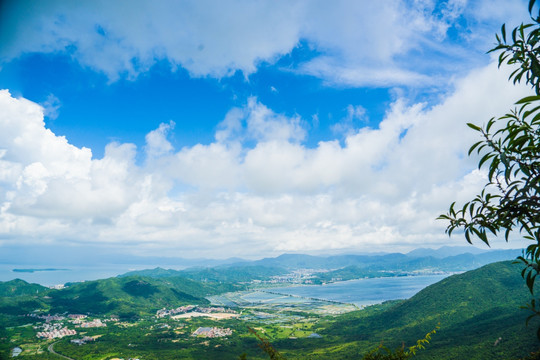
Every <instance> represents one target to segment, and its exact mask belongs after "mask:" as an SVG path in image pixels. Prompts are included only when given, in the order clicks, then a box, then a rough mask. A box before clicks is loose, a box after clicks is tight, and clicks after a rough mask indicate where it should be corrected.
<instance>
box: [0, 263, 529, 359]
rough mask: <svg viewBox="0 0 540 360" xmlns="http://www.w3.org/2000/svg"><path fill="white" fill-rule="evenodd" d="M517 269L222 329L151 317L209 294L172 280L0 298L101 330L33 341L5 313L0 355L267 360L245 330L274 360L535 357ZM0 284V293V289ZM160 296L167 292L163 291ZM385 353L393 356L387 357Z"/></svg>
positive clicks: (252, 315) (32, 326) (246, 312)
mask: <svg viewBox="0 0 540 360" xmlns="http://www.w3.org/2000/svg"><path fill="white" fill-rule="evenodd" d="M517 267H518V266H517V265H515V264H512V263H511V262H502V263H495V264H491V265H488V266H485V267H482V268H480V269H478V270H474V271H470V272H466V273H463V274H459V275H454V276H450V277H448V278H446V279H444V280H443V281H441V282H439V283H436V284H434V285H431V286H429V287H427V288H426V289H424V290H422V291H421V292H419V293H418V294H417V295H415V296H414V297H412V298H411V299H409V300H400V301H391V302H386V303H383V304H379V305H373V306H370V307H367V308H366V309H364V310H360V311H353V312H349V313H346V314H343V315H338V316H336V315H319V314H313V313H309V311H308V312H306V311H302V312H300V311H294V306H292V307H291V308H290V309H285V308H281V309H276V310H271V309H269V308H259V307H257V306H256V305H246V306H243V307H239V308H234V309H233V310H235V311H236V312H237V315H238V316H240V317H238V318H223V319H219V320H218V319H217V318H210V317H191V318H190V317H179V318H173V317H171V316H165V317H157V316H156V315H155V314H156V313H155V309H158V308H161V307H162V306H163V305H164V304H167V303H168V302H169V303H171V304H175V305H176V304H181V303H186V301H185V298H182V297H177V296H178V295H175V293H174V292H172V291H170V289H171V286H172V287H173V288H175V289H177V291H179V292H180V291H181V292H184V293H185V294H187V295H189V296H192V297H197V296H201V294H203V293H205V292H208V291H209V289H208V288H207V287H206V286H207V285H208V284H203V283H197V282H194V281H191V280H187V281H186V279H183V280H179V279H177V278H176V277H174V276H172V277H165V278H160V279H155V278H150V277H141V276H128V277H123V278H111V279H105V280H98V281H90V282H85V283H81V284H74V285H72V286H71V287H69V288H66V289H63V290H50V292H49V293H47V295H43V296H42V295H41V293H40V294H39V295H36V294H34V295H20V296H12V297H0V309H2V306H4V305H3V304H5V303H6V302H8V303H9V302H11V301H16V300H17V299H25V300H24V301H28V300H33V301H36V302H37V303H38V304H41V305H40V306H43V307H42V308H40V307H37V308H35V309H30V308H28V312H33V310H38V311H37V312H33V313H34V314H38V315H39V314H41V315H44V314H47V313H54V312H57V311H58V312H59V311H60V310H62V311H64V310H65V309H70V310H69V311H68V310H65V311H68V312H69V313H83V312H84V310H92V311H93V312H92V313H90V314H89V316H88V318H87V319H86V321H92V320H94V319H101V321H103V322H104V323H106V324H107V326H103V327H96V328H80V327H78V326H79V325H77V324H76V323H74V322H73V320H71V319H69V318H65V319H64V320H54V321H51V322H50V323H49V324H59V325H58V326H59V327H67V328H69V329H74V330H76V331H77V335H76V336H71V337H66V338H62V339H55V340H44V339H38V338H37V337H36V333H37V331H42V329H43V327H44V326H45V319H42V318H38V317H28V316H21V315H17V314H13V313H9V312H8V313H2V314H0V354H2V356H4V357H10V352H11V350H12V349H13V348H14V347H15V346H20V347H21V348H22V349H23V353H22V354H21V355H20V356H19V357H20V358H21V359H22V360H24V359H25V358H31V359H49V358H50V359H52V358H54V356H53V355H52V354H50V353H49V352H48V351H47V348H48V346H49V345H50V344H51V343H52V342H56V341H57V342H56V343H55V345H54V350H55V351H56V352H58V353H61V354H63V355H66V356H68V357H71V358H74V359H77V360H83V359H96V358H100V359H111V358H141V359H145V360H148V359H178V358H183V359H184V358H185V359H201V358H204V359H238V357H239V355H240V354H243V353H245V358H247V359H250V360H251V359H268V353H265V352H264V351H261V349H260V348H259V345H260V344H261V340H260V339H258V337H256V336H254V335H253V334H252V333H251V332H250V331H249V328H252V329H254V331H256V332H257V334H258V335H259V337H260V338H261V339H264V340H265V341H266V342H267V343H268V344H271V346H272V348H273V349H275V350H276V354H279V356H281V357H282V358H287V359H313V360H316V359H336V358H338V359H341V358H353V359H362V357H363V356H364V355H365V356H371V357H366V359H368V360H371V359H400V358H399V357H395V356H402V358H407V357H403V356H410V354H411V353H412V348H413V347H405V346H403V344H408V346H410V345H414V344H416V345H415V347H414V349H415V351H416V350H417V349H418V345H419V344H418V343H417V340H418V339H423V340H429V342H430V344H429V346H426V348H425V349H423V350H422V351H418V352H416V355H415V357H414V358H415V359H419V360H422V359H438V360H439V359H441V360H444V359H462V358H466V359H489V358H494V359H517V358H520V357H524V356H527V355H528V354H529V353H530V352H531V351H533V350H536V349H537V341H536V338H535V335H534V332H532V331H527V330H526V329H525V324H524V318H525V317H526V311H523V310H521V309H519V307H518V304H520V303H522V302H524V301H525V299H527V298H528V296H529V292H528V289H527V287H526V285H525V284H524V283H523V281H522V280H521V278H520V276H519V274H518V272H517V271H516V269H517ZM175 283H176V285H175ZM3 284H5V283H0V289H1V288H2V285H3ZM166 284H167V285H166ZM181 284H183V285H181ZM175 286H176V287H175ZM167 287H169V291H166V288H167ZM60 300H62V301H65V302H67V303H68V305H62V306H57V307H56V308H54V307H53V304H54V303H55V302H57V301H60ZM195 301H196V300H193V302H195ZM197 301H198V300H197ZM21 302H22V300H21ZM203 302H204V301H202V302H201V305H203V304H202V303H203ZM190 303H191V302H190ZM79 304H80V305H81V307H78V306H79ZM111 304H113V305H114V304H116V305H117V306H118V307H114V308H107V307H108V306H111V307H112V306H113V305H111ZM203 306H207V305H203ZM121 308H123V309H125V311H126V312H128V311H131V312H132V313H133V314H135V315H137V316H124V318H123V319H120V320H119V321H118V320H114V321H112V320H110V318H111V317H110V314H115V315H118V314H119V313H118V309H121ZM167 308H168V309H169V307H167ZM40 309H41V310H40ZM0 311H1V310H0ZM64 316H65V314H64ZM533 321H536V320H533ZM439 322H440V324H441V325H440V329H439V330H437V335H436V336H433V338H431V339H428V338H426V337H425V334H426V333H427V332H428V331H430V330H432V329H436V328H437V326H438V324H439ZM535 324H536V323H535ZM199 327H217V328H229V329H231V330H232V335H229V336H224V337H216V338H208V337H206V338H205V337H199V336H192V334H193V332H194V331H195V330H197V329H198V328H199ZM314 334H315V335H314ZM83 336H87V337H91V338H93V339H94V340H92V341H88V342H87V343H85V344H83V345H77V344H74V343H71V342H70V340H71V339H73V338H82V337H83ZM430 336H431V334H430ZM495 343H497V344H496V345H494V344H495ZM420 345H422V346H423V345H425V343H424V342H422V343H421V344H420ZM265 348H266V349H269V348H268V347H267V346H266V347H265ZM385 348H386V349H397V350H395V351H390V353H387V352H386V350H385ZM278 351H279V353H278ZM370 351H371V353H370ZM366 354H368V355H366ZM407 354H408V355H407ZM275 356H278V355H275ZM384 356H394V357H393V358H392V357H384Z"/></svg>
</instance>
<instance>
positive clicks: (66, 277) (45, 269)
mask: <svg viewBox="0 0 540 360" xmlns="http://www.w3.org/2000/svg"><path fill="white" fill-rule="evenodd" d="M158 266H160V267H162V268H166V269H174V268H175V267H174V266H167V265H163V264H160V265H144V264H143V265H141V264H133V265H131V264H120V265H116V264H103V265H101V266H65V267H63V266H43V265H36V266H32V265H28V264H24V265H14V264H0V281H9V280H13V279H21V280H24V281H26V282H29V283H34V284H40V285H43V286H56V285H63V284H65V283H72V282H81V281H90V280H98V279H106V278H110V277H114V276H118V275H122V274H125V273H127V272H130V271H135V270H144V269H153V268H156V267H158ZM14 270H24V271H23V272H21V271H14Z"/></svg>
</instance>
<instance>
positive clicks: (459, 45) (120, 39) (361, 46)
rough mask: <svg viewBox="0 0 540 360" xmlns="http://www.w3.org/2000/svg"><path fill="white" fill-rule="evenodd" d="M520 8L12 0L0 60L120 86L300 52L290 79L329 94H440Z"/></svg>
mask: <svg viewBox="0 0 540 360" xmlns="http://www.w3.org/2000/svg"><path fill="white" fill-rule="evenodd" d="M525 8H526V7H525V5H523V6H516V4H515V3H514V2H508V1H504V0H497V1H487V0H474V1H466V0H448V1H434V0H422V1H417V0H413V1H398V0H389V1H384V2H373V1H348V0H336V1H332V2H325V1H303V0H299V1H280V2H276V1H264V0H261V1H246V0H233V1H227V2H223V1H215V0H182V1H172V0H164V1H159V2H148V1H142V0H120V1H100V0H98V1H90V0H85V1H76V2H65V1H61V0H56V1H54V0H53V1H47V2H46V3H45V2H35V1H31V0H22V1H6V2H5V4H4V5H3V8H2V11H1V12H0V43H2V47H1V48H0V62H8V61H10V60H12V59H15V58H17V57H19V56H21V55H24V54H28V53H35V52H39V53H52V54H67V55H68V56H71V57H72V58H73V59H74V60H75V61H77V62H79V63H80V64H81V65H82V66H84V67H88V68H91V69H93V70H96V71H99V72H101V73H104V74H105V75H106V76H107V77H108V78H109V79H110V80H111V81H115V80H117V79H119V78H128V79H134V78H136V77H137V76H138V75H139V74H141V73H143V72H145V71H147V70H148V69H150V68H151V67H152V66H153V65H154V64H155V63H156V62H158V61H167V62H168V63H169V64H170V65H171V67H172V68H173V69H174V68H177V67H182V68H184V69H186V70H187V71H188V72H189V73H190V75H191V76H195V77H204V76H211V77H216V78H222V77H226V76H230V75H232V74H234V73H235V72H237V71H240V72H242V73H243V74H244V75H245V76H248V75H250V74H252V73H254V72H256V71H257V68H258V66H259V65H260V64H263V63H270V64H274V63H276V62H277V61H278V60H279V59H281V58H283V57H284V56H286V55H290V54H291V53H293V51H294V50H295V49H303V51H304V52H306V53H307V54H308V55H307V56H304V57H301V58H299V59H296V60H295V61H293V63H292V64H291V65H290V66H289V67H288V68H287V71H291V70H292V71H296V72H299V73H301V74H308V75H312V76H316V77H319V78H321V79H323V80H324V81H326V82H327V83H329V84H339V85H346V86H363V85H374V86H393V85H420V84H422V85H423V86H426V85H440V82H441V81H442V80H443V79H447V78H448V76H451V74H455V73H456V72H459V73H461V74H463V72H464V71H463V69H464V68H469V67H470V66H471V65H478V63H475V61H476V60H474V59H477V57H476V56H474V55H478V54H482V53H484V52H485V51H486V50H487V48H486V45H485V44H489V43H490V42H492V41H493V31H494V30H493V29H494V28H498V27H499V24H501V23H503V22H505V21H512V20H514V19H523V18H526V17H527V14H526V13H525ZM494 24H496V25H494ZM456 34H457V35H456ZM96 54H99V56H96ZM456 63H458V64H459V66H456ZM464 65H467V66H465V67H463V66H464Z"/></svg>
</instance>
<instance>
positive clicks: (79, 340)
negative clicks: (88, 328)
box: [71, 336, 95, 345]
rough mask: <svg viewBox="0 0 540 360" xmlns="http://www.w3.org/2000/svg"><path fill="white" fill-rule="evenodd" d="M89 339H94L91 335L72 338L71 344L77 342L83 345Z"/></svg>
mask: <svg viewBox="0 0 540 360" xmlns="http://www.w3.org/2000/svg"><path fill="white" fill-rule="evenodd" d="M90 341H95V339H94V338H93V337H90V336H84V337H83V338H82V339H72V340H71V342H72V343H73V344H77V345H84V344H86V343H87V342H90Z"/></svg>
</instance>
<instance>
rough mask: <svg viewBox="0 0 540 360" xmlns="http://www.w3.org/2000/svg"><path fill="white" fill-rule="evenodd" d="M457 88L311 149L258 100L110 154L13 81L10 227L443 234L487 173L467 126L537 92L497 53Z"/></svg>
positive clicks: (208, 236) (5, 165)
mask: <svg viewBox="0 0 540 360" xmlns="http://www.w3.org/2000/svg"><path fill="white" fill-rule="evenodd" d="M453 87H454V88H455V91H454V92H452V93H451V94H449V95H448V97H447V98H446V99H444V100H443V101H441V103H440V104H439V105H436V106H433V107H427V105H426V104H409V103H407V102H406V101H405V100H404V99H397V100H396V101H395V102H394V103H393V104H392V106H390V107H389V109H388V111H387V113H386V115H385V117H384V120H383V121H382V122H381V123H380V124H379V126H378V127H376V128H370V127H366V126H365V125H364V124H362V125H359V127H358V128H355V129H354V131H352V132H350V133H348V134H347V135H346V137H345V139H344V141H343V142H339V141H337V140H334V141H322V142H320V143H319V144H317V145H316V146H314V147H307V146H306V145H305V144H304V140H305V138H306V130H305V129H304V128H305V125H304V124H303V121H302V119H300V118H299V117H297V116H293V117H287V116H285V115H282V114H279V113H276V112H274V111H273V110H272V109H270V108H268V107H267V106H265V105H264V104H262V103H260V102H259V101H258V100H257V99H256V98H251V99H249V100H248V101H247V102H246V104H245V105H244V106H242V107H237V108H233V109H231V110H230V111H229V113H228V114H227V115H226V116H225V119H224V120H223V123H222V124H221V126H220V127H219V128H218V130H217V131H216V136H215V141H213V142H211V143H209V144H196V145H194V146H186V147H183V148H181V149H175V148H174V147H173V146H172V144H170V142H169V141H168V140H167V133H168V132H169V131H171V130H172V127H173V126H174V123H172V122H169V123H165V124H161V125H160V126H159V127H158V128H157V129H155V130H152V131H150V132H149V133H148V135H147V137H146V146H145V147H144V148H143V149H140V150H138V149H136V147H135V146H134V145H132V144H119V143H111V144H109V145H108V146H107V148H106V151H105V155H104V156H103V158H101V159H95V158H92V152H91V150H90V149H87V148H78V147H75V146H73V145H71V144H70V143H69V142H68V140H67V139H66V138H64V137H61V136H57V135H55V134H54V133H53V132H51V131H50V130H49V129H47V128H46V127H45V123H44V122H43V113H44V110H43V108H42V107H41V106H39V105H37V104H35V103H32V102H30V101H28V100H25V99H23V98H18V99H17V98H13V97H12V96H11V95H10V93H9V92H8V91H6V90H3V91H1V92H0V108H2V112H1V113H0V127H1V128H2V129H3V131H2V132H1V133H0V238H1V239H2V242H3V243H4V244H5V243H11V242H13V241H20V239H21V238H26V239H29V240H27V241H31V239H40V241H41V240H43V239H50V241H51V242H54V241H58V239H65V238H69V239H71V241H74V242H81V243H87V242H92V243H94V242H96V243H103V244H115V246H122V245H127V244H129V250H128V251H134V252H140V253H143V254H151V253H160V252H162V251H163V249H167V253H168V254H171V255H172V254H174V255H178V256H213V257H223V256H260V255H261V254H265V255H270V254H277V253H280V252H284V251H311V252H317V251H332V250H335V251H344V250H348V251H373V250H392V251H395V250H408V249H410V247H411V246H417V245H418V243H420V242H421V243H422V244H424V245H426V246H428V245H432V246H436V245H442V244H445V243H447V242H448V239H447V237H446V236H445V235H444V231H443V230H444V224H442V223H440V222H439V223H438V222H436V221H435V220H434V219H435V218H436V217H437V215H438V214H440V213H441V212H444V211H445V209H446V208H447V206H448V204H450V203H451V202H452V201H454V200H458V201H464V200H466V199H469V198H470V197H471V196H473V195H474V194H475V193H477V192H478V191H479V190H480V189H481V186H482V184H483V182H484V181H485V174H484V173H483V171H479V170H478V169H476V159H474V158H473V159H469V158H468V157H467V156H466V150H467V149H468V146H469V145H470V144H471V143H472V142H473V141H474V140H475V133H474V132H472V131H468V130H467V128H466V126H465V123H466V122H474V123H478V124H481V123H482V122H484V121H486V120H487V119H489V118H490V117H492V116H496V115H502V114H503V113H504V112H506V111H507V110H508V109H509V108H510V107H511V104H512V102H513V101H514V100H515V99H518V98H520V97H521V96H523V95H525V94H526V93H527V92H528V90H527V89H525V88H524V87H514V86H512V85H511V84H509V83H508V82H507V74H505V73H504V72H501V71H498V70H497V67H496V65H495V64H491V65H490V66H488V67H485V68H483V69H480V70H477V71H474V72H472V73H471V74H469V75H468V76H467V77H465V78H463V79H461V80H458V81H456V82H455V83H454V84H453ZM349 113H350V116H353V117H354V116H360V115H361V109H359V108H354V107H352V108H351V109H350V111H349ZM355 114H356V115H355ZM138 151H141V152H144V153H146V155H147V158H146V161H145V162H143V163H137V162H136V160H135V159H136V156H137V152H138Z"/></svg>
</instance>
